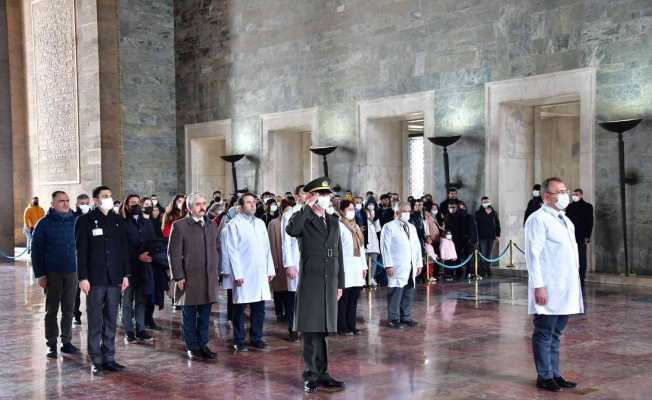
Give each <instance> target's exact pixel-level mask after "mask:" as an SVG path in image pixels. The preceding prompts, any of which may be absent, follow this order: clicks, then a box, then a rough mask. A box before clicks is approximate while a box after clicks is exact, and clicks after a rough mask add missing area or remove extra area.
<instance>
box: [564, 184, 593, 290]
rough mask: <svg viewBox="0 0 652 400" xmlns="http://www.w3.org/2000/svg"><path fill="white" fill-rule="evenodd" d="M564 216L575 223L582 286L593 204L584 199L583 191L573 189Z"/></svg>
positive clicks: (584, 276)
mask: <svg viewBox="0 0 652 400" xmlns="http://www.w3.org/2000/svg"><path fill="white" fill-rule="evenodd" d="M566 216H567V217H568V218H569V219H570V220H571V221H572V222H573V225H575V241H576V242H577V251H578V253H579V257H580V283H581V284H582V287H584V279H585V278H586V245H587V244H589V242H590V241H591V234H592V233H593V205H591V203H588V202H586V201H584V191H582V189H575V190H574V191H573V202H572V203H571V204H569V205H568V208H566Z"/></svg>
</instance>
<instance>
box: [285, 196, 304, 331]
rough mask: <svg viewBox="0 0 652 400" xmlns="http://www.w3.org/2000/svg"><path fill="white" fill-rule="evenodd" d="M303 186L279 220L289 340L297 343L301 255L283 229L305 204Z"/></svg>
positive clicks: (296, 244) (297, 244)
mask: <svg viewBox="0 0 652 400" xmlns="http://www.w3.org/2000/svg"><path fill="white" fill-rule="evenodd" d="M303 187H304V185H299V186H297V188H296V189H295V190H294V199H295V201H296V202H297V203H296V205H295V206H294V207H292V210H291V211H288V212H286V213H285V214H283V217H282V219H281V247H282V249H281V251H282V253H283V266H284V267H285V274H286V276H287V285H288V296H287V303H286V311H287V319H288V331H289V333H290V335H289V340H290V341H291V342H298V341H299V335H298V334H297V331H296V329H295V328H294V302H295V298H296V293H297V286H298V284H299V265H300V263H299V260H300V256H301V254H300V253H299V240H298V239H297V238H295V237H292V236H290V235H288V234H287V232H285V228H286V227H287V225H288V223H289V222H290V218H292V216H293V215H294V213H296V212H299V211H301V209H302V208H303V205H304V204H305V197H306V193H305V192H304V191H303Z"/></svg>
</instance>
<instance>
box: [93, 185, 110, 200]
mask: <svg viewBox="0 0 652 400" xmlns="http://www.w3.org/2000/svg"><path fill="white" fill-rule="evenodd" d="M104 190H111V188H110V187H108V186H104V185H101V186H98V187H96V188H95V189H93V198H94V199H99V195H100V193H102V191H104Z"/></svg>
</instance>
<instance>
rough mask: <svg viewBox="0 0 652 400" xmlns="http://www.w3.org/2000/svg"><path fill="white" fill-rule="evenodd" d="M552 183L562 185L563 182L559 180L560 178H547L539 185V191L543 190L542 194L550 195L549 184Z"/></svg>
mask: <svg viewBox="0 0 652 400" xmlns="http://www.w3.org/2000/svg"><path fill="white" fill-rule="evenodd" d="M553 182H558V183H564V181H562V180H561V178H558V177H556V176H553V177H552V178H548V179H546V180H545V181H543V183H542V184H541V190H543V193H550V191H549V189H550V184H551V183H553Z"/></svg>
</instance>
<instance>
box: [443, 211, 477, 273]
mask: <svg viewBox="0 0 652 400" xmlns="http://www.w3.org/2000/svg"><path fill="white" fill-rule="evenodd" d="M445 221H446V222H445V224H446V230H447V231H450V232H451V233H452V234H453V243H455V251H456V252H457V259H458V261H459V262H462V261H464V260H466V259H467V257H468V256H469V255H470V254H471V253H473V251H474V250H475V246H476V244H477V243H478V231H477V228H476V225H475V219H474V218H473V216H471V215H469V214H468V213H467V211H466V207H465V206H464V203H462V202H461V201H458V200H455V199H451V200H450V201H449V202H448V215H446V220H445ZM472 273H473V260H471V261H469V262H468V263H467V264H466V274H467V276H468V275H471V274H472ZM455 275H456V277H457V279H459V278H461V277H462V275H463V269H462V268H458V269H457V270H455Z"/></svg>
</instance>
